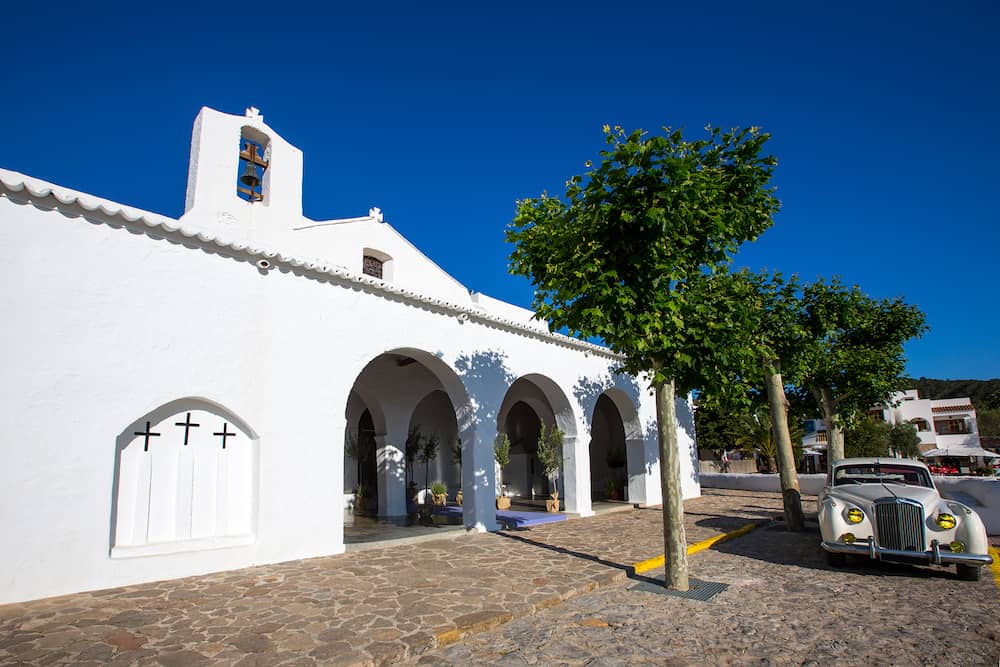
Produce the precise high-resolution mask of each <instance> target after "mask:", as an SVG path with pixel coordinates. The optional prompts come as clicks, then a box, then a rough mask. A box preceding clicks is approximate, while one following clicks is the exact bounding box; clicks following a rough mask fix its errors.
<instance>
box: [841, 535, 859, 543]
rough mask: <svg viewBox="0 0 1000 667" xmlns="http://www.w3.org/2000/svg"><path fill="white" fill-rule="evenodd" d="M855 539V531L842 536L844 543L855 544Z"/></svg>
mask: <svg viewBox="0 0 1000 667" xmlns="http://www.w3.org/2000/svg"><path fill="white" fill-rule="evenodd" d="M855 539H857V538H855V537H854V533H844V534H843V535H841V536H840V541H841V542H843V543H844V544H854V540H855Z"/></svg>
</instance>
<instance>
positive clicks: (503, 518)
mask: <svg viewBox="0 0 1000 667" xmlns="http://www.w3.org/2000/svg"><path fill="white" fill-rule="evenodd" d="M434 513H435V514H438V515H441V516H453V517H459V516H462V508H461V507H453V506H450V505H449V506H448V507H435V508H434ZM565 520H566V515H565V514H557V513H555V512H516V511H514V510H497V523H500V524H503V525H504V527H506V528H526V527H528V526H537V525H540V524H543V523H553V522H556V521H565Z"/></svg>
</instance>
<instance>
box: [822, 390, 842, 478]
mask: <svg viewBox="0 0 1000 667" xmlns="http://www.w3.org/2000/svg"><path fill="white" fill-rule="evenodd" d="M820 404H821V405H822V406H823V420H824V421H825V422H826V443H827V444H826V453H827V457H826V458H827V462H828V469H829V470H833V464H834V463H836V462H837V461H840V460H841V459H843V458H844V427H843V426H841V425H840V408H839V407H838V406H837V399H836V398H834V396H833V392H832V391H830V389H829V387H823V388H822V389H820Z"/></svg>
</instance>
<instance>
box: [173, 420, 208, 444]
mask: <svg viewBox="0 0 1000 667" xmlns="http://www.w3.org/2000/svg"><path fill="white" fill-rule="evenodd" d="M174 426H183V427H184V444H185V445H187V444H188V434H189V433H190V432H191V429H193V428H198V427H199V426H201V424H195V423H194V422H192V421H191V413H190V412H189V413H187V417H185V418H184V421H182V422H174ZM216 435H218V434H216Z"/></svg>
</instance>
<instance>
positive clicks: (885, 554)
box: [822, 540, 993, 567]
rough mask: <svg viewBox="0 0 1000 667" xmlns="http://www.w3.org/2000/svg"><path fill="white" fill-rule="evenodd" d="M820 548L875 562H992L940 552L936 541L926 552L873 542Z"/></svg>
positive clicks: (976, 556)
mask: <svg viewBox="0 0 1000 667" xmlns="http://www.w3.org/2000/svg"><path fill="white" fill-rule="evenodd" d="M822 547H823V548H824V549H826V550H827V551H830V552H833V553H838V554H854V555H857V556H868V557H869V558H872V559H875V560H897V559H898V560H907V561H911V560H916V561H925V562H927V563H932V564H934V565H978V566H980V567H981V566H983V565H989V564H990V563H992V562H993V558H992V557H991V556H989V555H986V554H984V555H979V554H967V553H953V552H951V551H948V550H947V549H945V550H942V549H941V545H940V544H939V543H938V541H937V540H934V541H933V542H931V548H930V549H929V550H928V551H905V550H901V549H883V548H882V547H880V546H878V545H877V544H875V540H857V541H856V542H853V543H851V544H847V543H846V542H823V543H822Z"/></svg>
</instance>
